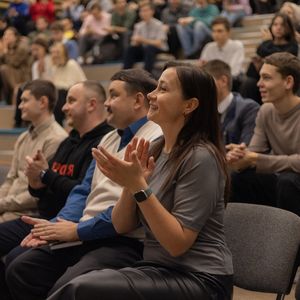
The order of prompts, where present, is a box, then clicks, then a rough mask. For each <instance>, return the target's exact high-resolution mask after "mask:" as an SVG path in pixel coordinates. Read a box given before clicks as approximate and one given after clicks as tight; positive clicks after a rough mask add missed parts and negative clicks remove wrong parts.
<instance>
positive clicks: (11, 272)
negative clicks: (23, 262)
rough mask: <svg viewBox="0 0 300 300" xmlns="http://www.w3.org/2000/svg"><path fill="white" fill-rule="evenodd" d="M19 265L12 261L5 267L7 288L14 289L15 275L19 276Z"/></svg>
mask: <svg viewBox="0 0 300 300" xmlns="http://www.w3.org/2000/svg"><path fill="white" fill-rule="evenodd" d="M19 267H20V264H19V263H18V262H17V260H14V261H12V262H11V263H10V264H9V265H8V266H6V270H5V279H6V283H7V285H8V286H9V287H12V288H13V287H14V285H15V281H16V278H17V277H18V276H17V275H18V274H19Z"/></svg>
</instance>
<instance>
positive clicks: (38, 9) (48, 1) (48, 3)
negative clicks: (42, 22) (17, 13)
mask: <svg viewBox="0 0 300 300" xmlns="http://www.w3.org/2000/svg"><path fill="white" fill-rule="evenodd" d="M29 14H30V17H31V20H32V21H34V22H35V21H36V20H37V19H38V18H39V17H44V18H45V19H46V20H47V21H48V22H49V23H51V22H53V21H54V19H55V3H54V1H53V0H36V1H35V2H33V3H31V4H30V8H29Z"/></svg>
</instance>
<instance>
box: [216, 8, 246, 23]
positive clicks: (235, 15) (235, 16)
mask: <svg viewBox="0 0 300 300" xmlns="http://www.w3.org/2000/svg"><path fill="white" fill-rule="evenodd" d="M221 16H222V17H225V18H227V19H228V21H229V22H230V24H231V25H232V26H233V25H234V24H235V23H237V22H238V21H240V20H242V19H243V18H244V17H245V16H246V13H245V12H244V11H243V10H238V11H235V12H229V11H226V10H223V11H222V12H221Z"/></svg>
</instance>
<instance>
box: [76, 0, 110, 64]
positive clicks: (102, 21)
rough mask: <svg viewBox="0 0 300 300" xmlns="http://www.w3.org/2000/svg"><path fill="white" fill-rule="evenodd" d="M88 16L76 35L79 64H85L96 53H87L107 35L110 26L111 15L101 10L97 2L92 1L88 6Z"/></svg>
mask: <svg viewBox="0 0 300 300" xmlns="http://www.w3.org/2000/svg"><path fill="white" fill-rule="evenodd" d="M88 12H89V14H88V15H87V16H86V17H85V19H84V21H83V23H82V25H81V28H80V30H79V33H78V45H79V57H78V62H79V63H80V64H82V63H85V62H86V59H87V58H88V57H89V56H91V55H97V53H93V52H92V53H89V51H91V50H92V49H93V47H94V46H95V45H99V44H100V43H101V41H102V40H103V38H104V37H105V36H106V35H107V34H108V32H107V30H106V29H107V28H108V27H109V26H110V22H111V14H109V13H107V12H106V11H104V10H103V9H102V8H101V5H100V4H99V3H98V2H97V1H92V2H90V3H89V5H88Z"/></svg>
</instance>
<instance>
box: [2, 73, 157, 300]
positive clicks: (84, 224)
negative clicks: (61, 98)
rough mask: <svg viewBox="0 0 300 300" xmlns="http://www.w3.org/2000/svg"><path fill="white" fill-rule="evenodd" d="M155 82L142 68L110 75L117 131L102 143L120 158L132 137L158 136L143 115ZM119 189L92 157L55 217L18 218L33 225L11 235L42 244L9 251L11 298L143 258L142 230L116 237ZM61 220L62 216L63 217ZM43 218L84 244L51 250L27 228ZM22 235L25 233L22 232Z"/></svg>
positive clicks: (40, 293) (61, 237)
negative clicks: (114, 218) (115, 209)
mask: <svg viewBox="0 0 300 300" xmlns="http://www.w3.org/2000/svg"><path fill="white" fill-rule="evenodd" d="M155 86H156V81H155V80H154V79H153V77H152V76H150V74H149V73H148V72H146V71H144V70H141V69H130V70H122V71H119V72H117V73H116V74H114V75H113V77H112V78H111V82H110V84H109V88H108V90H109V96H108V98H107V100H106V102H105V107H106V108H107V122H108V124H110V125H112V126H113V127H115V128H116V130H113V131H112V132H110V133H108V134H107V135H106V136H104V137H103V139H102V140H101V143H100V145H101V146H103V147H105V148H107V147H108V148H109V151H111V152H112V153H115V154H116V155H117V156H118V157H120V158H123V156H124V153H125V147H126V146H127V144H128V143H129V142H130V141H131V139H132V138H133V137H134V136H137V137H144V138H146V139H149V140H153V139H156V138H157V137H159V136H160V135H161V129H160V127H159V126H158V125H156V124H155V123H153V122H151V121H148V120H147V118H146V115H147V111H148V109H149V103H148V100H147V98H146V95H147V94H148V93H149V92H150V91H152V90H153V89H154V88H155ZM121 192H122V188H121V186H119V185H117V184H115V183H114V182H113V181H111V180H110V179H108V178H107V177H106V176H105V175H104V174H103V173H102V172H101V171H100V170H99V169H97V168H95V161H93V162H92V163H91V165H90V167H89V169H88V170H87V172H86V176H85V178H84V179H83V181H82V183H81V184H80V185H78V186H76V187H75V188H74V189H73V190H72V191H71V193H70V194H69V196H68V199H67V202H66V205H65V206H64V208H63V209H62V210H61V211H60V212H59V214H58V215H57V218H55V219H53V220H52V221H53V222H48V221H46V220H42V219H37V218H29V217H24V218H22V219H23V220H25V221H27V222H29V224H30V225H31V226H28V225H27V224H23V226H22V227H21V226H20V230H19V232H18V233H12V234H13V236H16V235H19V236H20V235H21V234H23V237H24V240H23V242H22V246H23V247H29V246H38V245H44V246H42V247H37V248H36V249H31V250H30V251H26V252H25V253H23V254H21V255H20V256H18V257H17V258H15V259H14V257H15V256H16V254H18V253H19V251H20V248H21V247H16V248H15V249H13V250H12V251H11V252H10V253H9V254H8V255H7V257H6V263H7V264H9V266H8V269H7V270H6V274H7V284H8V285H9V287H10V293H11V294H12V296H13V298H14V299H22V300H23V299H45V298H46V297H47V293H48V292H49V290H50V289H51V288H52V289H53V290H55V289H57V288H59V287H60V286H61V285H63V284H64V283H66V282H68V281H70V280H71V279H72V278H74V277H76V276H78V275H80V274H83V273H86V272H88V271H89V270H91V269H92V268H95V267H96V268H99V269H102V268H104V267H112V268H116V267H117V268H120V267H123V266H126V265H128V264H130V265H131V264H133V263H134V262H135V261H136V260H139V259H141V254H142V253H141V249H142V244H141V242H140V238H141V236H142V235H141V232H138V231H136V232H135V233H132V234H131V235H127V236H117V233H116V231H115V229H114V227H113V225H112V222H111V218H110V212H111V209H112V206H113V205H114V204H115V202H116V201H117V199H118V198H119V197H120V195H121ZM60 219H64V220H65V221H64V222H61V221H60ZM41 223H43V224H44V225H46V226H48V225H51V226H52V225H54V226H53V227H52V229H54V230H55V232H56V233H57V234H55V235H52V234H51V240H52V241H53V240H57V241H67V242H68V241H70V242H73V241H78V240H80V241H83V243H82V244H81V245H79V246H77V247H75V248H74V247H69V248H65V249H61V250H59V251H55V250H52V249H51V248H50V247H49V245H47V244H48V242H47V241H48V240H49V239H48V238H49V237H46V236H43V237H42V239H40V238H39V237H38V236H33V235H32V233H31V231H30V229H31V228H32V227H33V226H32V225H34V224H41ZM61 225H63V228H62V227H61ZM61 229H62V231H61ZM21 230H22V233H21V234H20V232H21ZM51 231H52V230H51ZM26 235H28V236H27V237H25V236H26ZM1 238H2V237H1V231H0V239H1ZM49 241H50V240H49ZM45 244H46V245H45ZM0 245H1V243H0ZM21 249H23V248H21ZM41 250H42V251H41ZM4 254H5V253H2V255H4ZM13 259H14V260H13ZM40 259H41V260H40ZM25 261H31V262H33V265H34V266H33V265H32V264H31V263H30V265H31V266H30V267H29V268H27V266H29V265H28V264H27V263H25V264H23V263H24V262H25ZM38 261H39V262H38ZM35 262H37V263H35ZM24 267H25V268H24ZM1 272H2V274H3V273H4V270H3V268H2V269H1V268H0V276H1ZM36 272H37V273H36ZM25 273H26V274H27V275H25ZM36 274H39V276H38V277H37V276H36ZM2 276H3V275H2ZM32 276H33V277H32ZM0 278H1V277H0ZM33 278H34V279H33ZM32 279H33V280H32ZM19 280H20V281H19ZM17 282H18V283H17ZM0 284H1V281H0ZM54 284H55V286H53V285H54ZM19 288H20V289H19ZM4 290H5V288H4V287H3V288H0V296H2V293H4ZM21 291H22V292H21Z"/></svg>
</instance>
